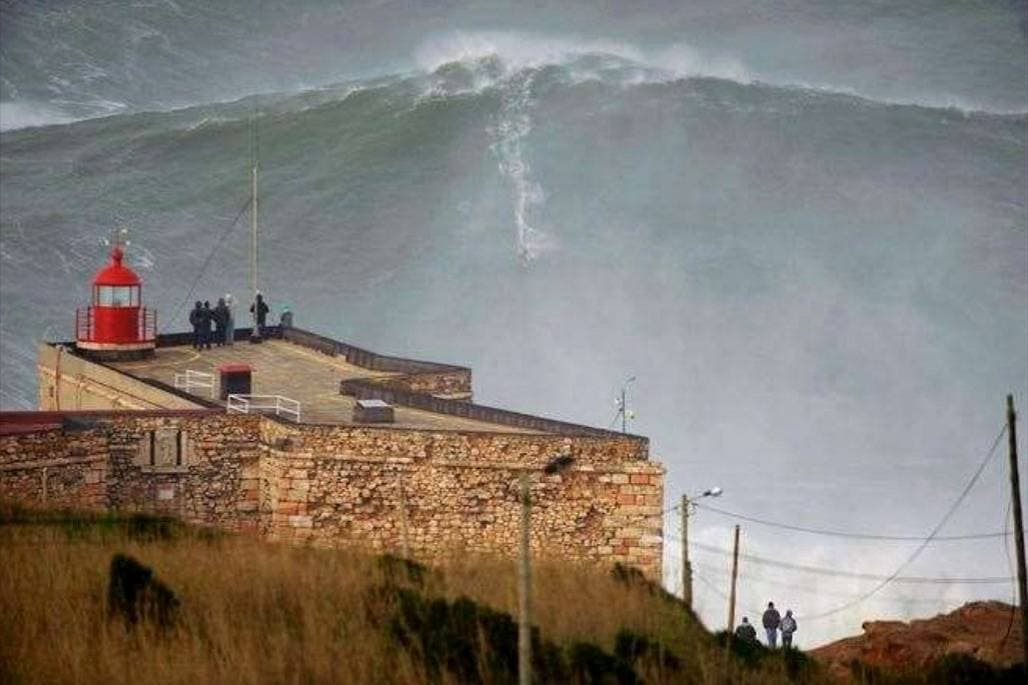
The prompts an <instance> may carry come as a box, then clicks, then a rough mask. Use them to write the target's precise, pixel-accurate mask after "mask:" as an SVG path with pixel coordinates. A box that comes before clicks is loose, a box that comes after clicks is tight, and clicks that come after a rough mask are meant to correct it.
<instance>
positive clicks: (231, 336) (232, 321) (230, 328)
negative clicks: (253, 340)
mask: <svg viewBox="0 0 1028 685" xmlns="http://www.w3.org/2000/svg"><path fill="white" fill-rule="evenodd" d="M235 306H236V301H235V298H233V297H232V294H231V293H225V309H226V310H227V311H228V319H227V320H226V321H225V344H226V345H234V344H235V341H236V315H235V312H234V311H233V309H232V308H233V307H235Z"/></svg>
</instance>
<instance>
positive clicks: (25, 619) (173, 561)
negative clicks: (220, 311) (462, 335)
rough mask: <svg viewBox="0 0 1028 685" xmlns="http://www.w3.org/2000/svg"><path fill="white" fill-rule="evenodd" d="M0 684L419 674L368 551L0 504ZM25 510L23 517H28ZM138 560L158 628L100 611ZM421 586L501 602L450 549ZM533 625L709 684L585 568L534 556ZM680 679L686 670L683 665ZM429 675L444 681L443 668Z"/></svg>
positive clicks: (405, 678)
mask: <svg viewBox="0 0 1028 685" xmlns="http://www.w3.org/2000/svg"><path fill="white" fill-rule="evenodd" d="M5 511H6V514H7V518H8V522H7V523H6V524H3V525H0V681H2V682H14V683H191V684H193V683H225V684H231V683H397V684H406V683H422V682H426V680H428V679H429V678H428V676H427V674H426V672H425V671H424V670H423V668H422V665H421V664H419V663H418V662H417V661H416V659H414V658H413V657H411V656H410V655H409V654H408V653H407V652H405V651H403V650H402V649H401V648H400V647H399V646H398V645H397V643H396V642H395V641H394V640H393V639H391V638H390V636H389V635H388V633H387V631H385V630H383V629H382V628H381V626H379V625H376V624H375V622H374V621H373V620H372V619H371V618H369V615H368V610H367V608H366V597H367V596H368V591H369V589H370V588H372V587H375V586H380V585H382V584H383V583H384V582H385V581H386V578H385V577H384V574H383V571H382V569H381V566H380V564H378V563H377V562H376V559H375V558H373V557H370V556H367V555H364V554H361V553H357V552H353V551H347V550H324V549H311V548H303V547H290V546H285V545H275V544H269V543H265V542H260V541H257V540H254V539H251V538H247V537H240V536H231V535H211V534H209V533H205V532H204V531H199V530H197V529H190V528H185V527H179V528H176V531H175V534H174V535H172V536H171V537H170V539H157V540H146V539H141V538H140V537H139V536H138V535H131V534H130V532H128V531H126V529H125V527H124V526H123V525H121V524H120V523H118V522H117V521H115V520H113V519H110V518H100V519H98V520H94V521H92V522H91V523H90V524H88V525H80V524H76V523H68V522H62V523H56V522H54V521H50V522H48V523H42V524H41V523H40V522H38V520H37V521H35V522H29V523H24V522H23V523H13V524H12V523H11V522H10V514H11V511H12V510H11V509H10V507H7V508H6V510H5V509H3V508H2V505H0V521H2V519H3V517H4V514H5ZM34 516H36V517H37V518H38V514H37V515H34ZM119 552H120V553H124V554H128V555H131V556H133V557H135V558H136V559H138V560H139V561H141V562H142V563H144V564H146V565H148V566H150V567H151V568H153V570H154V572H155V574H156V576H157V577H158V578H159V579H160V580H162V581H163V582H165V583H166V584H167V585H168V586H169V587H171V588H172V589H173V590H174V591H175V593H176V594H177V596H178V598H179V599H180V601H181V609H180V618H179V621H178V623H177V627H176V628H175V629H174V630H173V631H171V632H170V633H166V634H159V633H157V632H155V631H154V630H151V629H137V630H133V631H126V629H125V626H124V624H123V623H120V622H118V621H112V620H110V619H109V617H108V614H107V605H106V588H107V580H108V579H107V571H108V567H109V564H110V561H111V557H112V555H114V554H115V553H119ZM436 568H437V569H438V572H436V573H433V574H432V575H431V577H430V579H429V581H428V583H427V586H426V588H425V590H424V592H425V593H426V594H427V595H433V596H442V597H447V598H456V597H458V596H462V595H463V596H467V597H470V598H472V599H473V600H475V601H477V602H480V603H482V604H486V605H489V606H491V607H493V608H496V609H499V610H502V611H509V612H512V613H514V612H515V611H516V607H517V595H516V573H515V568H514V565H513V563H511V562H509V561H501V560H495V559H481V558H479V559H475V558H470V557H458V558H453V559H451V560H448V561H445V562H443V563H441V564H439V565H438V566H437V567H436ZM534 578H535V581H534V582H535V587H534V590H535V605H534V606H535V616H534V618H535V622H536V624H537V625H538V626H539V627H540V629H541V632H542V636H543V637H544V639H547V640H550V641H553V642H555V643H557V644H558V645H561V646H566V645H568V644H570V643H572V642H574V641H589V642H592V643H595V644H597V645H599V646H600V647H602V648H604V649H606V650H608V651H609V650H611V649H612V647H613V644H614V640H615V636H616V634H617V633H618V631H619V630H622V629H625V628H627V629H631V630H633V631H635V632H637V633H641V634H645V635H648V636H651V637H654V638H656V639H658V640H660V641H661V642H663V643H664V644H666V645H668V646H670V648H671V649H672V650H674V651H675V653H677V654H678V655H679V656H680V657H681V658H682V659H683V661H684V662H685V663H686V665H687V668H686V669H685V670H684V671H682V672H681V673H680V674H679V676H677V677H675V678H672V677H671V676H667V675H665V677H663V678H662V677H661V675H662V674H660V673H645V674H644V676H645V677H646V679H647V681H648V682H661V681H664V682H680V681H682V679H683V678H685V679H686V680H687V681H692V682H705V683H715V682H725V681H726V679H725V673H726V670H725V668H726V667H725V664H724V663H723V661H722V659H723V656H722V653H721V650H720V649H718V648H716V647H715V646H714V645H713V644H712V642H711V640H710V638H709V636H708V635H707V634H706V633H705V631H703V630H702V628H700V627H699V626H697V625H696V624H695V623H693V622H692V621H691V620H688V619H687V618H686V616H685V614H684V613H683V612H682V610H681V608H680V607H679V606H677V605H676V604H674V603H672V602H669V601H667V600H666V599H664V598H662V597H661V596H660V595H655V594H653V593H652V592H649V591H647V589H646V588H645V587H639V586H626V585H625V584H624V583H619V582H617V581H615V580H614V579H613V578H612V577H611V576H610V574H608V573H604V572H601V571H599V570H597V569H595V568H586V567H578V566H573V565H566V564H565V565H557V564H554V563H539V564H537V566H536V569H535V576H534ZM686 673H688V674H691V675H689V676H686V675H685V674H686ZM731 673H732V677H731V679H730V680H731V682H776V681H781V682H786V680H785V679H784V675H782V674H783V673H784V671H783V669H782V668H781V667H777V666H773V667H770V668H769V667H767V666H765V667H764V668H763V669H761V670H757V671H752V670H749V671H748V670H745V669H739V668H734V667H733V668H732V669H731ZM442 680H443V682H455V680H454V679H453V678H446V677H444V678H443V679H442Z"/></svg>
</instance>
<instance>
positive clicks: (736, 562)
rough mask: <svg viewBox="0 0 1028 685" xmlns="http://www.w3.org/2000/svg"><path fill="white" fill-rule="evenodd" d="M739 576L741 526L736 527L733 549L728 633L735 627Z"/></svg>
mask: <svg viewBox="0 0 1028 685" xmlns="http://www.w3.org/2000/svg"><path fill="white" fill-rule="evenodd" d="M738 578H739V526H736V527H735V545H734V547H733V549H732V590H731V592H730V593H729V594H728V633H729V634H731V633H732V630H733V629H734V628H735V582H736V580H738Z"/></svg>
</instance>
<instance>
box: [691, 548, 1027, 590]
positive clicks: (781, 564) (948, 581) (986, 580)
mask: <svg viewBox="0 0 1028 685" xmlns="http://www.w3.org/2000/svg"><path fill="white" fill-rule="evenodd" d="M690 545H691V546H692V547H696V548H697V549H701V550H704V551H707V552H715V553H717V554H723V555H725V556H731V555H732V552H731V550H727V549H723V548H721V547H715V546H714V545H705V544H703V543H701V542H692V543H690ZM739 557H740V558H741V559H745V560H746V561H751V562H753V563H755V564H761V565H764V566H776V567H778V568H784V569H788V570H791V571H802V572H804V573H813V574H816V575H823V576H834V577H837V578H853V579H856V580H879V581H880V580H886V579H889V578H891V579H892V580H891V582H896V583H925V584H929V585H961V584H962V585H993V584H999V583H1009V582H1010V581H1011V580H1012V577H1011V576H981V577H958V578H947V577H945V576H900V575H878V574H873V573H856V572H852V571H840V570H838V569H831V568H825V567H822V566H807V565H804V564H793V563H790V562H787V561H778V560H776V559H768V558H766V557H759V556H756V555H754V554H747V553H745V552H740V553H739Z"/></svg>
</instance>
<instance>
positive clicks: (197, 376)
mask: <svg viewBox="0 0 1028 685" xmlns="http://www.w3.org/2000/svg"><path fill="white" fill-rule="evenodd" d="M175 387H176V388H178V389H180V390H185V391H186V392H191V391H192V390H193V388H200V389H203V390H207V391H208V394H209V395H210V397H211V399H214V374H213V373H205V372H204V371H193V370H191V369H190V370H187V371H186V372H185V373H176V374H175Z"/></svg>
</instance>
